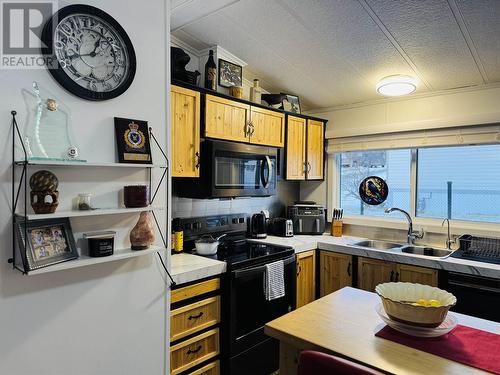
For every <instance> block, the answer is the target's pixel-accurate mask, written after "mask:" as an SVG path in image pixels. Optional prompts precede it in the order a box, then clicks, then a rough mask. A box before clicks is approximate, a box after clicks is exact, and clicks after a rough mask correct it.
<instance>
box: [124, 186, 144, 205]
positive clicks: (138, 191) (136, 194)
mask: <svg viewBox="0 0 500 375" xmlns="http://www.w3.org/2000/svg"><path fill="white" fill-rule="evenodd" d="M123 201H124V204H125V207H127V208H135V207H147V206H148V205H149V187H148V186H147V185H129V186H124V187H123Z"/></svg>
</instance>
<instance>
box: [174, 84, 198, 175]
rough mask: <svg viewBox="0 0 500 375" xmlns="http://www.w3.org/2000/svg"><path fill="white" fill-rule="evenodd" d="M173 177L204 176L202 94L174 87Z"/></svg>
mask: <svg viewBox="0 0 500 375" xmlns="http://www.w3.org/2000/svg"><path fill="white" fill-rule="evenodd" d="M170 107H171V108H170V112H171V138H170V139H171V147H172V176H173V177H199V176H200V163H199V161H200V160H199V159H200V93H199V92H197V91H194V90H189V89H186V88H183V87H178V86H173V85H172V87H171V91H170Z"/></svg>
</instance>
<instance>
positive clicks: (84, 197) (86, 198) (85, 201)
mask: <svg viewBox="0 0 500 375" xmlns="http://www.w3.org/2000/svg"><path fill="white" fill-rule="evenodd" d="M90 198H92V193H80V194H78V209H79V210H80V211H87V210H91V209H92V205H91V204H90Z"/></svg>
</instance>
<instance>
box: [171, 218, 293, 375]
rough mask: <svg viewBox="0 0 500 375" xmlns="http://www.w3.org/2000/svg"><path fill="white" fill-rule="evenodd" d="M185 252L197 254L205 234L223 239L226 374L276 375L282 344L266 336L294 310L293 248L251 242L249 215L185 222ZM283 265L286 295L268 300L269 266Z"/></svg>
mask: <svg viewBox="0 0 500 375" xmlns="http://www.w3.org/2000/svg"><path fill="white" fill-rule="evenodd" d="M180 225H182V228H183V229H184V249H185V251H189V252H193V253H195V251H194V249H195V246H194V241H195V240H196V239H198V238H200V237H201V236H204V235H212V236H213V237H216V236H218V235H221V234H226V236H225V237H223V238H222V239H221V244H220V245H219V247H218V250H217V254H215V255H212V256H207V257H210V258H213V259H217V260H221V261H225V262H226V264H227V272H226V274H225V275H224V276H223V277H222V278H221V280H222V287H221V301H222V315H221V317H222V319H221V320H222V324H221V331H220V333H221V373H222V374H238V375H260V374H266V375H267V374H270V373H273V372H274V371H276V370H278V368H279V343H278V341H276V340H274V339H272V338H270V337H268V336H266V335H265V334H264V325H265V324H266V323H267V322H269V321H271V320H273V319H276V318H278V317H280V316H282V315H284V314H286V313H288V312H290V311H292V310H293V309H295V295H296V261H295V253H294V250H293V248H291V247H281V246H274V245H267V244H261V243H255V242H250V241H248V240H247V239H246V234H247V217H246V214H229V215H214V216H205V217H197V218H189V219H182V220H181V223H180ZM275 261H283V265H284V274H283V276H284V282H285V296H284V297H281V298H278V299H275V300H271V301H268V300H266V298H265V296H264V275H265V272H266V264H268V263H272V262H275Z"/></svg>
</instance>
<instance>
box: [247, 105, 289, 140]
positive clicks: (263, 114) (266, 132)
mask: <svg viewBox="0 0 500 375" xmlns="http://www.w3.org/2000/svg"><path fill="white" fill-rule="evenodd" d="M250 113H251V114H250V143H255V144H258V145H267V146H275V147H283V146H284V144H285V115H284V114H283V113H280V112H274V111H269V110H267V109H263V108H258V107H252V108H251V112H250Z"/></svg>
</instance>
